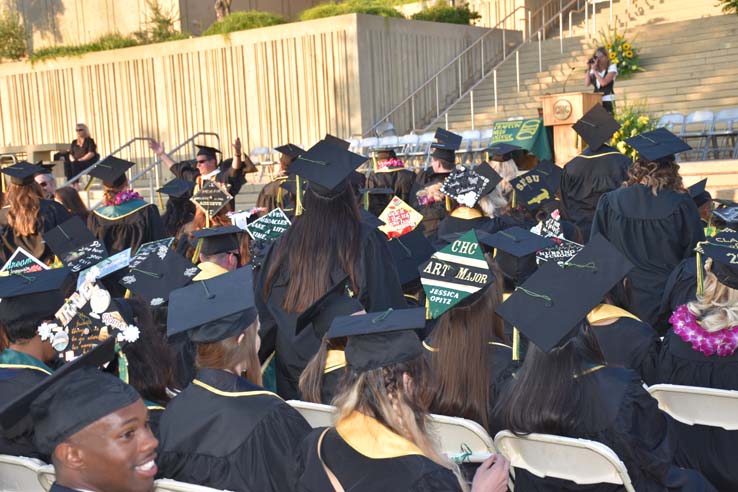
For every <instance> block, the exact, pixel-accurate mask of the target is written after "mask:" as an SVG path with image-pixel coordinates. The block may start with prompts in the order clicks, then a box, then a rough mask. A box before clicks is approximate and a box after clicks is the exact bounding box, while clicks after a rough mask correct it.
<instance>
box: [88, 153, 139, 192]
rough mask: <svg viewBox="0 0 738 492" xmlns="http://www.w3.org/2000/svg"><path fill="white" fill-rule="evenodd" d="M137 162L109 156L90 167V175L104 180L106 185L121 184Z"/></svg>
mask: <svg viewBox="0 0 738 492" xmlns="http://www.w3.org/2000/svg"><path fill="white" fill-rule="evenodd" d="M134 165H135V164H134V163H133V162H130V161H125V160H123V159H119V158H117V157H115V156H112V155H111V156H108V157H106V158H105V159H103V160H102V161H100V162H99V163H98V164H97V165H96V166H95V167H93V168H91V169H90V176H92V177H93V178H98V179H100V180H102V182H103V184H105V185H106V186H113V187H115V186H120V185H121V184H123V181H124V180H125V177H126V171H128V170H129V169H130V168H132V167H133V166H134Z"/></svg>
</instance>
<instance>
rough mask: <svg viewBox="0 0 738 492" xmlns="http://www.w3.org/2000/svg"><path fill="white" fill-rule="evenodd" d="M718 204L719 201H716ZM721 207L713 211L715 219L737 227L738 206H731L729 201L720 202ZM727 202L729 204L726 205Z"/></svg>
mask: <svg viewBox="0 0 738 492" xmlns="http://www.w3.org/2000/svg"><path fill="white" fill-rule="evenodd" d="M714 201H715V202H718V200H717V199H715V200H714ZM720 202H723V203H720V205H721V206H720V207H718V208H716V209H715V210H713V211H712V214H713V215H714V216H715V217H718V218H719V219H721V220H723V221H724V222H725V223H726V224H727V225H729V226H731V227H735V225H736V224H738V204H733V205H729V204H728V203H730V202H728V201H727V200H720ZM726 202H727V203H726Z"/></svg>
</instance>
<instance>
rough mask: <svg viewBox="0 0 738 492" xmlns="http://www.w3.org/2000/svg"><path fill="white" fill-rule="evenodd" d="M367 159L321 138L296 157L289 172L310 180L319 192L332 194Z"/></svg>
mask: <svg viewBox="0 0 738 492" xmlns="http://www.w3.org/2000/svg"><path fill="white" fill-rule="evenodd" d="M365 161H366V157H364V156H361V155H359V154H354V153H353V152H349V151H348V150H344V149H342V148H340V147H337V146H335V145H333V144H331V143H329V142H328V141H326V140H321V141H320V142H318V143H317V144H315V145H313V146H312V147H311V148H310V150H308V151H307V152H306V153H304V154H302V155H301V156H300V157H298V158H297V159H295V161H294V162H293V163H292V164H291V165H290V169H289V173H290V174H297V175H299V176H300V177H301V178H305V179H307V180H308V181H310V184H311V186H313V187H314V189H315V191H316V192H317V193H319V194H325V195H330V194H331V192H333V191H334V190H336V188H338V187H339V185H340V184H341V183H343V182H344V181H345V180H346V179H347V178H348V177H349V176H350V175H351V173H353V172H354V170H355V169H356V168H357V167H359V166H360V165H362V164H363V163H364V162H365Z"/></svg>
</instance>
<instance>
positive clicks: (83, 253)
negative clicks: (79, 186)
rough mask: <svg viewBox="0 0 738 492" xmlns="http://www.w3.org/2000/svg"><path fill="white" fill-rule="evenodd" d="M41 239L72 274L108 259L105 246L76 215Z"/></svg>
mask: <svg viewBox="0 0 738 492" xmlns="http://www.w3.org/2000/svg"><path fill="white" fill-rule="evenodd" d="M43 238H44V241H45V242H46V244H47V245H48V246H49V248H51V251H53V252H54V254H55V255H56V256H58V257H59V259H60V260H61V261H62V263H64V265H66V266H68V267H69V268H70V269H71V270H72V272H74V273H77V272H80V271H82V270H84V269H85V268H89V267H91V266H95V265H97V264H98V263H99V262H101V261H102V260H104V259H105V258H107V257H108V252H107V250H106V249H105V245H104V244H102V242H101V241H100V240H98V239H97V238H96V237H95V236H94V235H93V234H92V232H91V231H90V230H89V229H88V228H87V226H86V225H85V224H84V222H82V219H80V218H79V217H78V216H76V215H75V216H74V217H72V218H71V219H69V220H66V221H64V222H63V223H61V224H59V225H58V226H56V227H54V228H53V229H51V230H50V231H48V232H46V233H45V234H44V235H43Z"/></svg>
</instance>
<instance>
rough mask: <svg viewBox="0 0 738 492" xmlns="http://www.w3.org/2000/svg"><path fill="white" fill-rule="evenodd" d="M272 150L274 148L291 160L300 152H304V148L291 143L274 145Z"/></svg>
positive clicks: (298, 155)
mask: <svg viewBox="0 0 738 492" xmlns="http://www.w3.org/2000/svg"><path fill="white" fill-rule="evenodd" d="M274 150H276V151H277V152H279V153H280V154H284V155H286V156H287V157H289V158H290V159H292V160H293V161H294V160H295V159H297V158H298V157H300V154H304V153H305V150H304V149H301V148H300V147H298V146H297V145H293V144H291V143H288V144H285V145H281V146H279V147H274Z"/></svg>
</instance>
